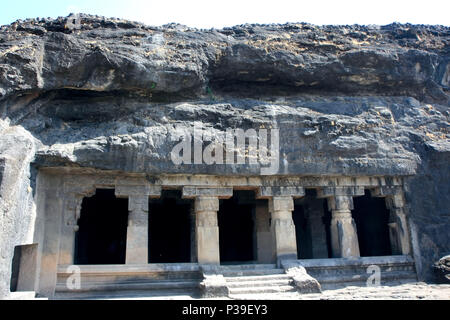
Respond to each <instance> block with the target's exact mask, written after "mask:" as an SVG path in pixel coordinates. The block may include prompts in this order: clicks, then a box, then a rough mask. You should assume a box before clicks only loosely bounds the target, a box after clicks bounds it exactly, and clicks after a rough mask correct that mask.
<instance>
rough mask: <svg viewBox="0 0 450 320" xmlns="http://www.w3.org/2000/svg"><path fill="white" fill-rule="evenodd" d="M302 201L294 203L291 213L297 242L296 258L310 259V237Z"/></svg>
mask: <svg viewBox="0 0 450 320" xmlns="http://www.w3.org/2000/svg"><path fill="white" fill-rule="evenodd" d="M302 200H303V199H301V200H300V201H295V204H294V211H293V212H292V220H293V221H294V225H295V237H296V240H297V258H298V259H311V258H312V246H311V237H310V235H309V234H308V229H307V219H306V217H305V209H304V206H303V201H302Z"/></svg>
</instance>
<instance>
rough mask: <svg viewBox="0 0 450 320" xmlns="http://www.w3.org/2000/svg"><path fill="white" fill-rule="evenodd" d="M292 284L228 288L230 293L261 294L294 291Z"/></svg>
mask: <svg viewBox="0 0 450 320" xmlns="http://www.w3.org/2000/svg"><path fill="white" fill-rule="evenodd" d="M296 291H297V289H296V288H295V287H294V286H290V285H283V286H265V287H245V288H229V293H230V295H236V294H261V293H278V292H296Z"/></svg>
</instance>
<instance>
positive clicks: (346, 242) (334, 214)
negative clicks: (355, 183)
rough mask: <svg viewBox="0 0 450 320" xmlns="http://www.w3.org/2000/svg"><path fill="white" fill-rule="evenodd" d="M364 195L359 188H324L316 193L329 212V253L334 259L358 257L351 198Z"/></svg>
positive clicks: (362, 190) (362, 189)
mask: <svg viewBox="0 0 450 320" xmlns="http://www.w3.org/2000/svg"><path fill="white" fill-rule="evenodd" d="M360 195H364V188H360V187H334V188H333V187H326V188H323V189H320V190H319V191H318V196H319V197H320V198H324V197H325V198H327V199H328V209H329V210H331V225H330V235H331V251H332V255H333V257H334V258H347V257H359V244H358V234H357V232H356V224H355V221H354V220H353V218H352V211H351V210H353V196H360Z"/></svg>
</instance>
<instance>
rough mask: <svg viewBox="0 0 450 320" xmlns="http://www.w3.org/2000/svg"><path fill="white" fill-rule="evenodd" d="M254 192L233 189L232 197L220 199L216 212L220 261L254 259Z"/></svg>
mask: <svg viewBox="0 0 450 320" xmlns="http://www.w3.org/2000/svg"><path fill="white" fill-rule="evenodd" d="M256 201H257V200H256V199H255V192H254V191H251V190H235V191H234V192H233V197H231V198H230V199H226V200H220V209H219V212H218V221H219V248H220V262H221V263H225V264H227V263H228V264H233V263H242V262H253V260H254V259H255V256H256V254H255V250H256V248H255V245H254V244H255V243H256V241H255V230H254V217H255V208H256Z"/></svg>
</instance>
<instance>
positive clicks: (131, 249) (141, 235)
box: [125, 195, 148, 264]
mask: <svg viewBox="0 0 450 320" xmlns="http://www.w3.org/2000/svg"><path fill="white" fill-rule="evenodd" d="M125 263H126V264H147V263H148V196H147V195H130V196H129V197H128V227H127V251H126V262H125Z"/></svg>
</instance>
